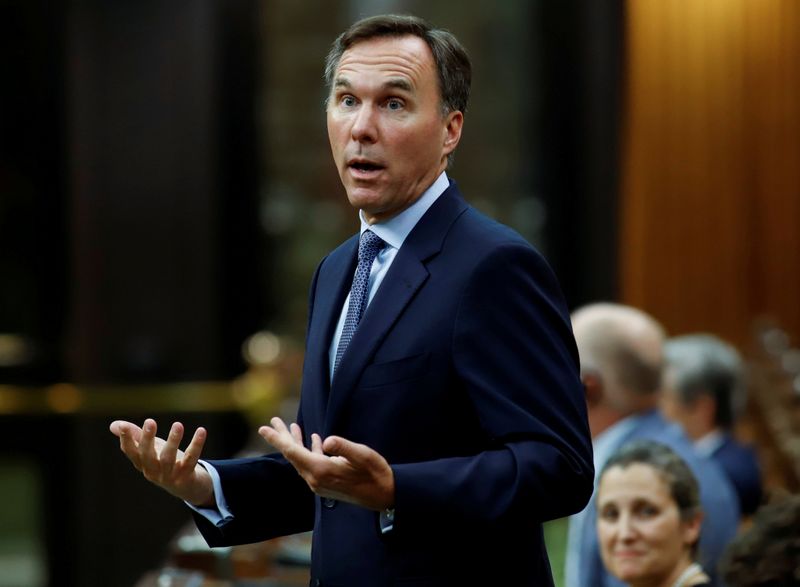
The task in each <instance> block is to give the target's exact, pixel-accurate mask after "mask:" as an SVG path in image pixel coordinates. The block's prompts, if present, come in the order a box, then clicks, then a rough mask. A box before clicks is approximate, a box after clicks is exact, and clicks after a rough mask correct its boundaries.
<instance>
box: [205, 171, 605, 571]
mask: <svg viewBox="0 0 800 587" xmlns="http://www.w3.org/2000/svg"><path fill="white" fill-rule="evenodd" d="M357 242H358V239H357V237H353V238H351V239H349V240H348V241H346V242H345V243H344V244H342V245H341V246H340V247H339V248H337V249H336V250H334V251H333V252H332V253H330V254H329V255H328V256H327V257H326V258H325V259H324V260H323V261H322V262H321V264H320V265H319V267H318V268H317V271H316V274H315V275H314V278H313V281H312V284H311V292H310V301H309V318H308V332H307V340H306V356H305V363H304V366H303V383H302V393H301V402H300V413H299V416H298V419H299V422H300V424H301V426H302V427H303V431H304V434H305V435H306V437H308V436H309V435H310V434H311V433H312V432H317V433H319V434H321V435H322V436H323V438H324V437H326V436H328V435H331V434H337V435H340V436H343V437H345V438H347V439H349V440H352V441H355V442H360V443H364V444H366V445H368V446H370V447H372V448H373V449H375V450H377V451H378V452H379V453H381V454H382V455H383V456H384V457H385V458H386V459H387V461H388V462H389V463H390V464H391V466H392V469H393V471H394V477H395V485H396V496H395V497H396V501H395V510H396V514H395V521H394V528H393V530H392V531H391V532H389V533H388V534H381V532H380V529H379V522H378V518H379V514H378V512H374V511H370V510H368V509H365V508H362V507H358V506H355V505H351V504H348V503H344V502H335V501H332V500H327V499H326V500H322V499H320V498H319V497H317V496H315V495H314V494H313V493H312V492H311V491H310V490H309V489H308V487H307V486H306V484H305V483H304V482H303V480H302V479H301V478H300V477H299V476H298V475H297V474H296V472H295V471H294V470H293V468H292V467H291V466H290V465H288V464H287V463H286V462H285V461H284V460H283V459H282V458H281V457H280V456H279V455H267V456H265V457H261V458H255V459H241V460H235V461H217V462H214V463H213V464H214V466H215V467H216V468H217V470H218V471H219V474H220V478H221V480H222V486H223V490H224V493H225V496H226V499H227V501H228V504H229V506H230V509H231V511H232V512H233V514H234V519H233V520H232V521H230V522H228V523H227V524H225V525H223V526H221V527H219V528H217V527H214V526H212V525H211V524H209V523H208V522H207V521H205V520H204V519H198V525H199V526H200V529H201V531H202V532H203V534H204V536H205V537H206V539H207V540H208V542H209V544H211V545H222V544H235V543H242V542H252V541H260V540H264V539H267V538H271V537H274V536H279V535H284V534H290V533H295V532H301V531H306V530H311V529H312V528H313V530H314V532H313V547H312V569H311V573H312V584H321V585H346V586H348V587H357V586H362V585H363V586H365V587H366V586H369V587H376V586H381V585H419V586H422V585H437V586H441V585H464V584H491V585H538V586H546V585H552V578H551V573H550V568H549V563H548V559H547V554H546V551H545V547H544V542H543V537H542V529H541V522H542V521H545V520H549V519H552V518H557V517H561V516H565V515H568V514H570V513H573V512H575V511H578V510H580V509H581V508H583V506H584V505H585V504H586V502H587V501H588V499H589V497H590V494H591V491H592V480H593V465H592V451H591V439H590V435H589V430H588V425H587V419H586V406H585V400H584V394H583V387H582V385H581V383H580V379H579V369H578V358H577V350H576V347H575V344H574V340H573V337H572V331H571V326H570V321H569V315H568V311H567V308H566V306H565V303H564V301H563V298H562V294H561V292H560V289H559V286H558V284H557V282H556V279H555V278H554V276H553V273H552V272H551V270H550V269H549V267H548V266H547V264H546V263H545V261H544V260H543V259H542V257H541V256H540V255H539V254H538V253H537V252H536V251H535V250H534V249H533V248H532V247H531V246H530V245H529V244H528V243H527V242H525V241H524V240H523V239H522V238H521V237H520V236H519V235H518V234H516V233H515V232H514V231H512V230H511V229H509V228H507V227H505V226H503V225H501V224H499V223H497V222H495V221H493V220H490V219H489V218H487V217H485V216H483V215H482V214H480V213H478V212H477V211H476V210H474V209H473V208H471V207H470V206H468V205H467V204H466V203H465V202H464V200H463V199H462V198H461V196H460V194H459V193H458V190H457V188H456V187H455V184H451V186H450V187H449V189H448V190H446V191H445V193H444V194H442V196H440V198H439V199H438V200H437V201H436V202H435V203H434V204H433V205H432V206H431V208H430V209H429V210H428V211H427V212H426V213H425V215H424V216H423V217H422V219H421V220H420V221H419V223H418V224H417V226H416V227H415V228H414V229H413V230H412V232H411V233H410V234H409V236H408V237H407V239H406V241H405V243H404V244H403V246H402V247H401V249H400V250H399V251H398V253H397V256H396V258H395V259H394V262H393V264H392V266H391V268H390V269H389V271H388V273H387V275H386V277H385V279H384V281H383V283H382V285H381V286H380V288H379V290H378V291H377V292H376V294H375V296H374V298H373V300H372V302H371V303H370V305H369V307H368V308H367V310H366V312H365V314H364V317H363V318H362V321H361V323H360V325H359V327H358V330H357V331H356V333H355V335H354V337H353V339H352V341H351V342H350V345H349V347H348V350H347V351H346V353H345V355H344V356H343V358H342V361H341V363H340V365H339V368H338V370H337V372H336V374H335V377H334V379H333V381H332V382H330V383H329V367H328V349H329V346H330V344H331V340H332V337H333V333H334V328H335V325H336V321H337V319H338V317H339V314H340V311H341V308H342V305H343V303H344V300H345V297H346V295H347V293H348V291H349V287H350V282H351V280H352V276H353V271H354V269H355V262H356V248H357Z"/></svg>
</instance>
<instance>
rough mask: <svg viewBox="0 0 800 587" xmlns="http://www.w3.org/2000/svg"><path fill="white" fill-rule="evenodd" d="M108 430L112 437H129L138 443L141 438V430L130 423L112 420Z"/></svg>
mask: <svg viewBox="0 0 800 587" xmlns="http://www.w3.org/2000/svg"><path fill="white" fill-rule="evenodd" d="M108 428H109V430H111V433H112V434H113V435H114V436H118V437H122V436H125V435H130V436H131V437H132V438H133V439H134V440H135V441H136V442H139V440H140V439H141V438H142V429H141V428H139V427H138V426H137V425H136V424H133V423H132V422H126V421H125V420H114V421H113V422H111V425H110V426H109V427H108Z"/></svg>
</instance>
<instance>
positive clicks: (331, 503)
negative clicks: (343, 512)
mask: <svg viewBox="0 0 800 587" xmlns="http://www.w3.org/2000/svg"><path fill="white" fill-rule="evenodd" d="M322 505H323V506H324V507H326V508H328V509H332V508H335V507H336V500H335V499H333V498H330V497H324V498H322Z"/></svg>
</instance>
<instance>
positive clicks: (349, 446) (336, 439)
mask: <svg viewBox="0 0 800 587" xmlns="http://www.w3.org/2000/svg"><path fill="white" fill-rule="evenodd" d="M322 451H323V452H324V453H325V454H327V455H330V456H335V457H344V458H346V459H347V460H348V461H350V462H351V463H354V464H355V463H359V462H364V460H365V459H366V458H367V456H368V453H369V449H368V448H367V447H366V446H364V445H363V444H357V443H355V442H351V441H349V440H347V439H346V438H342V437H341V436H328V438H326V439H325V441H324V442H323V443H322Z"/></svg>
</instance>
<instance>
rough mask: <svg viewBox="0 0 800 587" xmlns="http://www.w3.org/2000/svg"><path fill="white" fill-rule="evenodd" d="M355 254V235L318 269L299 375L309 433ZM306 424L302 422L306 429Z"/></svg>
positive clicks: (323, 399)
mask: <svg viewBox="0 0 800 587" xmlns="http://www.w3.org/2000/svg"><path fill="white" fill-rule="evenodd" d="M357 252H358V235H356V236H354V237H353V238H351V239H349V240H348V241H346V242H344V243H343V244H342V245H341V246H340V247H339V248H338V249H337V250H336V251H334V252H333V253H331V254H330V255H329V256H328V259H326V261H325V262H324V263H323V265H322V267H321V268H320V274H319V277H318V283H317V285H316V291H315V292H314V307H313V316H312V320H311V326H310V328H309V332H308V336H307V340H306V361H307V362H308V367H307V368H306V369H305V370H304V373H303V401H304V402H305V401H309V400H310V401H311V403H312V405H313V413H314V414H315V415H316V416H317V418H318V419H317V423H316V424H315V425H312V428H313V429H312V428H309V433H310V432H313V431H320V429H321V427H322V424H323V421H324V417H325V416H324V415H325V410H326V407H327V403H328V395H329V393H330V363H329V355H328V352H329V350H330V345H331V341H332V340H333V333H334V330H335V328H336V323H337V322H338V320H339V315H340V314H341V311H342V306H343V305H344V300H345V298H346V297H347V294H348V292H349V291H350V285H351V283H352V281H353V272H354V271H355V266H356V260H357ZM309 424H310V423H309V422H306V426H308V425H309Z"/></svg>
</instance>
